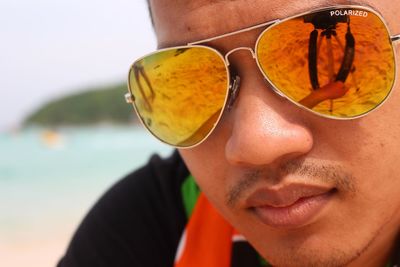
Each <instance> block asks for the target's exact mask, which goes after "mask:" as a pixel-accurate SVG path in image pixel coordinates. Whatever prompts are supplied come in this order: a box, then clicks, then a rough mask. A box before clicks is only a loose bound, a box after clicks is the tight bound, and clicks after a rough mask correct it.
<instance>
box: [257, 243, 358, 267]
mask: <svg viewBox="0 0 400 267" xmlns="http://www.w3.org/2000/svg"><path fill="white" fill-rule="evenodd" d="M271 252H272V251H268V252H267V253H266V254H265V255H264V258H266V259H267V261H268V262H269V263H270V264H272V265H273V266H275V267H322V266H323V267H339V266H346V265H348V264H349V263H350V262H352V261H353V260H354V259H356V258H357V257H358V256H359V254H360V252H359V251H358V250H356V249H354V248H353V249H348V250H343V248H341V249H340V250H339V249H337V248H335V247H330V248H329V247H326V248H323V249H321V248H318V247H312V248H311V247H304V246H299V247H289V248H288V247H285V248H284V249H274V252H273V253H271Z"/></svg>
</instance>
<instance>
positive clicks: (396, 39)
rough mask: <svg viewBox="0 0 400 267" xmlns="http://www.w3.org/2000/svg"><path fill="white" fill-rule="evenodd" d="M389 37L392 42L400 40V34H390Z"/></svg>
mask: <svg viewBox="0 0 400 267" xmlns="http://www.w3.org/2000/svg"><path fill="white" fill-rule="evenodd" d="M390 39H391V40H392V42H393V43H395V42H398V41H400V34H398V35H394V36H391V37H390Z"/></svg>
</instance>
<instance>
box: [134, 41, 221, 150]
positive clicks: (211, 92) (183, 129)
mask: <svg viewBox="0 0 400 267" xmlns="http://www.w3.org/2000/svg"><path fill="white" fill-rule="evenodd" d="M228 75H229V74H228V71H227V67H226V65H225V63H224V60H223V58H222V56H221V55H220V54H218V53H217V52H216V51H215V50H213V49H211V48H208V47H203V46H194V47H178V48H171V49H166V50H162V51H159V52H156V53H154V54H151V55H149V56H146V57H144V58H143V59H141V60H139V61H137V62H135V63H134V64H133V66H132V68H131V70H130V73H129V87H130V91H131V93H132V95H133V97H134V99H135V100H134V106H135V109H136V111H137V113H138V115H139V116H140V118H141V120H142V121H143V123H144V124H145V126H146V127H147V128H148V129H149V130H150V132H151V133H153V135H155V136H156V137H157V138H159V139H160V140H161V141H163V142H165V143H168V144H171V145H174V146H178V147H188V146H193V145H195V144H197V143H199V142H200V141H202V140H203V139H204V138H205V137H206V136H207V135H208V134H209V133H210V132H211V131H212V129H213V128H214V126H215V124H216V123H217V121H218V120H219V118H220V116H221V113H222V110H223V107H224V103H225V101H226V98H227V92H228V86H229V83H228V81H229V77H228Z"/></svg>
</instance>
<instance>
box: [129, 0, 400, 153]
mask: <svg viewBox="0 0 400 267" xmlns="http://www.w3.org/2000/svg"><path fill="white" fill-rule="evenodd" d="M332 9H362V10H365V11H368V12H371V13H373V14H374V15H376V16H377V17H378V18H379V19H380V20H381V22H382V24H383V25H384V27H385V29H386V32H387V34H388V37H389V39H390V41H391V47H392V52H393V55H394V62H395V64H394V73H395V75H394V80H393V84H392V87H391V89H390V91H389V93H388V94H387V96H386V97H385V99H384V100H383V101H382V102H381V103H380V104H379V105H377V106H376V107H374V108H373V109H371V110H369V111H367V112H365V113H363V114H360V115H357V116H354V117H349V118H341V117H334V116H330V115H326V114H322V113H319V112H316V111H314V110H312V109H310V108H307V107H305V106H303V105H301V104H299V103H298V102H296V101H294V100H292V99H291V98H290V97H288V96H286V95H285V94H284V93H282V92H281V91H280V90H279V89H278V88H277V87H276V86H275V85H274V83H273V82H272V81H271V80H270V79H269V78H268V76H267V75H266V74H265V73H264V71H263V70H262V68H261V65H260V61H259V59H258V56H257V48H258V45H259V42H260V39H261V38H262V36H263V35H264V33H265V32H267V31H269V30H270V29H272V28H274V27H275V26H277V25H280V24H281V23H284V22H286V21H289V20H292V19H295V18H298V17H302V16H305V15H309V14H314V13H318V12H322V11H327V10H332ZM262 27H265V29H264V30H263V31H262V32H261V33H260V34H259V35H258V37H257V40H256V42H255V45H254V48H252V47H236V48H234V49H231V50H230V51H228V52H227V53H226V54H225V55H223V54H222V53H221V52H220V51H218V50H217V49H215V48H213V47H210V46H207V45H202V44H204V43H208V42H211V41H216V40H219V39H222V38H225V37H229V36H233V35H236V34H240V33H244V32H248V31H252V30H255V29H259V28H262ZM399 41H400V34H397V35H391V33H390V30H389V27H388V25H387V22H386V20H385V19H384V18H383V16H382V15H381V14H380V13H379V12H378V11H376V10H374V9H373V8H371V7H369V6H361V5H334V6H328V7H323V8H318V9H315V10H312V11H307V12H303V13H300V14H296V15H293V16H289V17H287V18H284V19H274V20H270V21H267V22H264V23H260V24H255V25H252V26H249V27H246V28H242V29H239V30H236V31H231V32H228V33H225V34H221V35H217V36H213V37H210V38H206V39H201V40H198V41H194V42H189V43H187V44H186V45H181V46H173V47H168V48H163V49H158V50H156V51H154V52H151V53H149V54H146V55H144V56H142V57H140V58H139V59H137V60H135V61H134V63H133V64H132V65H131V67H130V70H129V74H128V90H129V92H128V93H127V94H125V101H126V102H127V103H130V104H132V105H133V107H134V110H135V112H136V114H137V116H138V117H139V118H140V121H141V123H142V124H143V126H144V127H145V128H146V129H147V130H148V131H149V132H150V133H151V134H152V135H153V136H154V137H156V138H157V139H158V140H160V141H161V142H163V143H165V144H168V145H172V146H174V147H177V148H179V149H190V148H193V147H196V146H198V145H200V144H201V143H202V142H204V141H205V140H206V139H207V138H208V136H209V135H211V133H212V132H213V131H214V129H215V128H216V126H217V125H218V124H219V122H220V120H221V118H222V116H223V113H224V111H225V109H226V106H227V104H228V103H229V102H231V101H230V98H231V92H232V90H233V89H237V88H234V87H235V81H233V80H232V73H231V70H230V69H229V66H230V63H229V59H228V57H229V55H230V54H232V53H234V52H235V51H238V50H248V51H250V52H251V55H252V57H253V59H255V61H256V63H257V67H258V68H259V71H260V72H261V73H262V75H263V77H264V79H265V80H266V81H267V82H268V83H269V85H270V88H271V89H272V90H273V91H274V92H275V93H276V94H278V95H279V96H281V97H283V98H285V99H287V100H289V101H290V102H291V103H293V104H295V105H296V106H297V107H299V108H301V109H303V110H306V111H308V112H311V113H313V114H315V115H317V116H320V117H323V118H327V119H334V120H353V119H357V118H361V117H364V116H366V115H368V114H369V113H371V112H372V111H374V110H376V109H377V108H379V107H380V106H382V105H383V104H384V103H385V102H386V100H387V99H388V98H389V97H390V95H391V94H392V91H393V88H394V87H395V85H396V82H397V65H396V63H397V54H396V50H395V49H394V45H395V44H396V43H397V42H399ZM181 48H206V49H209V50H212V51H213V52H215V53H216V54H218V56H219V57H220V58H221V60H222V61H223V63H224V65H225V68H226V73H227V87H226V90H227V92H226V95H225V100H224V105H223V107H222V108H221V112H220V114H219V116H218V119H217V120H216V122H215V123H214V126H213V127H212V128H211V130H210V131H209V133H208V134H207V135H205V136H204V137H203V138H202V139H201V140H200V141H198V142H197V143H195V144H193V145H191V146H179V145H173V144H170V143H168V142H166V141H164V140H161V139H160V138H159V137H157V136H156V135H155V134H154V133H152V132H151V130H150V129H149V128H148V127H147V126H146V124H145V122H144V121H143V119H142V117H141V116H140V114H139V112H138V110H137V108H136V105H135V104H134V102H135V98H134V96H133V94H132V89H131V86H130V76H131V69H132V68H133V66H134V64H136V62H138V61H140V60H142V59H143V58H146V57H148V56H151V55H153V54H157V53H159V52H162V51H168V50H173V49H181Z"/></svg>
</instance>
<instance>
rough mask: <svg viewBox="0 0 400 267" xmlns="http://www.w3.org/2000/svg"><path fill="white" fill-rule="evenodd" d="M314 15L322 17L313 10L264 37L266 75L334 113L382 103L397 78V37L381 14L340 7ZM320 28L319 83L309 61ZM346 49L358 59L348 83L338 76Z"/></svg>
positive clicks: (260, 50)
mask: <svg viewBox="0 0 400 267" xmlns="http://www.w3.org/2000/svg"><path fill="white" fill-rule="evenodd" d="M312 16H319V17H318V22H317V23H311V19H310V15H306V16H300V17H297V18H294V19H289V20H286V21H283V22H282V23H280V24H277V25H276V26H272V27H271V28H269V29H266V30H265V31H264V33H263V34H262V35H261V36H260V38H259V42H258V45H257V47H256V54H257V58H258V63H259V65H260V67H261V69H262V70H263V72H264V74H265V76H266V78H267V79H268V80H269V81H270V82H271V83H272V85H273V86H275V87H276V88H277V89H278V90H279V91H281V92H282V93H283V94H285V95H286V96H288V98H289V99H290V100H292V101H293V102H295V103H297V104H300V105H302V106H304V107H307V108H309V109H311V110H312V111H314V112H317V113H319V114H322V115H325V116H328V117H334V118H352V117H357V116H360V115H363V114H366V113H367V112H369V111H371V110H372V109H374V108H376V107H377V106H379V105H380V104H381V103H382V102H383V101H384V100H385V98H386V97H387V96H388V95H389V93H390V90H391V89H392V87H393V83H394V77H395V62H394V51H393V48H392V42H391V40H390V36H389V33H388V31H387V28H386V26H385V24H384V23H383V22H382V20H381V19H380V17H379V16H378V15H376V14H374V13H373V12H371V11H369V10H367V9H362V8H337V9H331V10H325V11H321V12H316V13H313V14H311V18H313V17H312ZM314 22H315V20H314ZM332 22H334V23H332ZM315 29H317V31H318V38H316V39H315V44H316V64H315V65H316V66H315V67H316V70H317V71H316V72H317V74H316V76H317V77H318V83H319V87H317V88H313V86H312V83H311V78H310V61H309V51H310V41H311V37H310V36H311V32H313V31H314V30H315ZM348 32H350V33H351V34H352V36H353V38H354V41H355V45H354V51H351V48H349V47H348V46H347V47H346V41H347V42H348V43H349V40H348V39H346V34H347V33H348ZM346 53H347V55H349V53H353V55H354V61H353V64H352V65H350V71H349V74H348V76H347V79H346V80H345V83H344V84H343V83H341V82H336V78H337V76H338V73H339V71H340V69H341V66H342V65H343V64H346V62H344V61H346V60H344V58H345V55H346ZM311 76H312V75H311Z"/></svg>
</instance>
